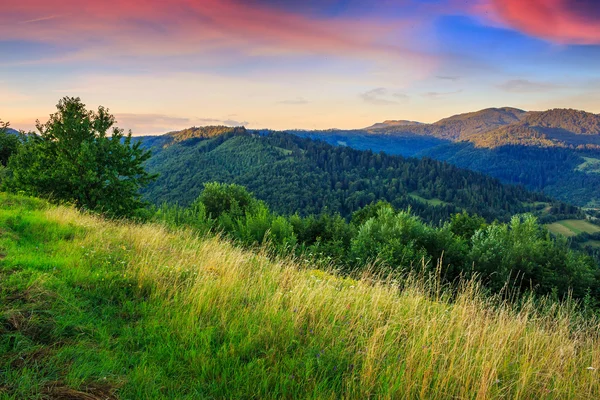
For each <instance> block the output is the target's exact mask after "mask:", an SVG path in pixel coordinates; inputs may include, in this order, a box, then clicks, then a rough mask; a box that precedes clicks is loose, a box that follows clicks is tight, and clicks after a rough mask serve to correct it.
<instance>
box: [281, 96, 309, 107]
mask: <svg viewBox="0 0 600 400" xmlns="http://www.w3.org/2000/svg"><path fill="white" fill-rule="evenodd" d="M308 103H309V101H308V100H306V99H305V98H304V97H296V98H295V99H290V100H282V101H278V102H277V104H284V105H288V106H296V105H303V104H308Z"/></svg>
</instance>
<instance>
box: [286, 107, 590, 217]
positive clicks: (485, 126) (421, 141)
mask: <svg viewBox="0 0 600 400" xmlns="http://www.w3.org/2000/svg"><path fill="white" fill-rule="evenodd" d="M403 122H405V121H403ZM292 132H293V133H295V134H297V135H300V136H304V137H310V138H312V139H319V140H323V141H325V142H328V143H330V144H334V145H341V146H350V147H353V148H356V149H361V150H372V151H375V152H380V151H383V152H386V153H389V154H400V155H403V156H410V157H430V158H433V159H437V160H441V161H447V162H449V163H452V164H454V165H457V166H459V167H462V168H467V169H471V170H474V171H479V172H483V173H485V174H488V175H491V176H494V177H497V178H499V179H501V180H502V181H503V182H505V183H511V184H522V185H524V186H526V187H527V188H529V189H532V190H536V191H543V192H545V193H547V194H549V195H551V196H553V197H555V198H558V199H560V200H564V201H567V202H571V203H573V204H576V205H579V206H586V207H591V208H600V115H598V114H592V113H588V112H584V111H577V110H571V109H554V110H548V111H532V112H527V111H524V110H519V109H516V108H510V107H504V108H488V109H485V110H481V111H476V112H472V113H466V114H460V115H455V116H451V117H449V118H445V119H442V120H440V121H438V122H435V123H433V124H421V123H417V124H410V123H400V124H396V123H395V122H394V121H385V122H382V123H378V124H375V125H373V126H371V127H369V128H367V129H358V130H346V131H292Z"/></svg>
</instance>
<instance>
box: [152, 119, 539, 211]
mask: <svg viewBox="0 0 600 400" xmlns="http://www.w3.org/2000/svg"><path fill="white" fill-rule="evenodd" d="M152 140H154V141H153V142H152V141H147V139H146V142H145V144H146V145H147V146H152V145H153V144H154V143H156V140H160V139H152ZM153 152H154V155H153V156H152V158H151V159H150V160H149V161H148V163H147V167H148V169H149V171H150V172H151V173H159V174H160V176H159V178H158V179H157V180H156V181H155V182H152V183H151V184H149V185H148V187H147V188H146V189H145V190H144V195H145V197H146V198H147V199H148V200H150V201H152V202H154V203H156V204H160V203H162V202H170V203H180V204H182V205H187V204H190V203H191V202H192V201H193V200H194V199H195V198H196V197H197V196H198V195H199V193H200V192H201V190H202V188H203V185H204V183H206V182H211V181H218V182H225V183H237V184H240V185H243V186H245V187H247V188H248V189H249V190H250V191H252V192H253V193H254V194H255V195H256V196H257V197H258V198H259V199H261V200H264V201H265V202H267V204H269V206H270V207H272V208H273V210H274V211H276V212H278V213H281V214H294V213H296V212H297V213H300V214H303V215H307V214H319V213H322V212H329V213H340V214H342V215H343V216H346V217H347V216H350V214H351V213H352V212H353V211H355V210H357V209H359V208H361V207H364V206H365V205H367V204H370V203H372V202H373V201H375V200H387V201H389V202H390V203H391V204H392V205H394V206H395V207H398V208H407V207H411V208H412V209H413V211H414V212H415V213H416V214H418V215H420V216H422V217H423V218H425V219H426V220H428V221H434V222H439V221H440V220H442V219H447V218H448V217H449V216H450V215H451V214H452V213H455V212H460V211H461V210H466V211H468V212H471V213H477V214H479V215H482V216H484V217H485V218H486V219H488V220H492V219H495V218H498V219H501V220H506V219H508V218H509V217H510V216H512V215H514V214H515V213H520V212H525V211H529V210H532V209H533V204H534V203H535V202H548V201H550V200H549V199H548V198H546V197H545V196H543V195H539V194H534V193H531V192H528V191H526V190H524V189H522V188H519V187H514V186H504V185H502V184H501V183H500V182H499V181H497V180H495V179H492V178H488V177H486V176H484V175H481V174H478V173H473V172H469V171H464V170H460V169H458V168H456V167H453V166H450V165H448V164H443V163H440V162H438V161H433V160H430V159H422V160H417V159H405V158H403V157H399V156H390V155H386V154H375V153H373V152H370V151H358V150H354V149H351V148H348V147H333V146H331V145H329V144H326V143H323V142H319V141H313V140H310V139H305V138H300V137H297V136H295V135H291V134H287V133H278V132H274V133H269V134H266V135H259V134H256V133H252V132H249V131H245V130H242V129H240V128H236V129H230V131H229V132H227V133H222V134H221V135H220V136H216V137H214V138H205V137H204V136H202V135H201V136H200V137H192V138H190V139H188V140H184V141H181V142H179V143H176V144H173V145H171V146H167V147H165V146H163V147H158V146H155V147H153Z"/></svg>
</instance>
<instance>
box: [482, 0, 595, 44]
mask: <svg viewBox="0 0 600 400" xmlns="http://www.w3.org/2000/svg"><path fill="white" fill-rule="evenodd" d="M473 10H474V11H475V12H476V13H477V14H478V15H480V16H484V17H487V19H488V20H490V21H492V22H498V21H502V22H503V23H504V24H505V25H508V26H510V27H512V28H514V29H517V30H519V31H521V32H524V33H526V34H528V35H531V36H536V37H539V38H543V39H546V40H549V41H552V42H556V43H561V44H600V4H598V0H580V1H570V0H485V1H480V2H478V3H477V4H476V7H474V8H473Z"/></svg>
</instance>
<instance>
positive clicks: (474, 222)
mask: <svg viewBox="0 0 600 400" xmlns="http://www.w3.org/2000/svg"><path fill="white" fill-rule="evenodd" d="M485 226H486V224H485V219H484V218H482V217H480V216H479V215H469V214H468V213H467V212H466V211H463V212H462V213H459V214H454V215H453V216H452V217H451V218H450V223H449V227H450V231H452V233H454V234H455V235H456V236H459V237H461V238H463V239H471V237H472V236H473V235H474V234H475V232H477V231H478V230H479V229H483V228H485Z"/></svg>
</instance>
